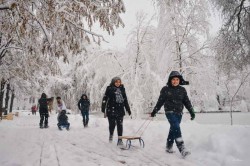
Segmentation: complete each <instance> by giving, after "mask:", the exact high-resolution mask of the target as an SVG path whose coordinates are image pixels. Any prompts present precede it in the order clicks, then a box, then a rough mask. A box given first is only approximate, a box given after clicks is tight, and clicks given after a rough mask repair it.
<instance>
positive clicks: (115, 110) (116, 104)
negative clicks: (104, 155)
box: [102, 77, 131, 144]
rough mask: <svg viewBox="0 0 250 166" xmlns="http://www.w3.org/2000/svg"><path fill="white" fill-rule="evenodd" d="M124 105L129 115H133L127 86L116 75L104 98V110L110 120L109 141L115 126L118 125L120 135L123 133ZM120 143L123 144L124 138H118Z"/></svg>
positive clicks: (111, 138)
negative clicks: (126, 90)
mask: <svg viewBox="0 0 250 166" xmlns="http://www.w3.org/2000/svg"><path fill="white" fill-rule="evenodd" d="M124 107H125V109H126V111H127V112H128V114H129V115H131V111H130V107H129V104H128V99H127V95H126V92H125V88H124V86H123V85H122V83H121V79H120V78H119V77H114V78H113V79H112V81H111V83H110V85H109V86H108V87H107V89H106V92H105V95H104V97H103V100H102V112H103V113H105V114H106V116H107V117H108V121H109V134H110V136H109V141H110V142H112V140H113V134H114V130H115V127H116V125H117V134H118V137H119V136H122V133H123V117H124V115H125V111H124ZM118 144H122V140H121V139H118Z"/></svg>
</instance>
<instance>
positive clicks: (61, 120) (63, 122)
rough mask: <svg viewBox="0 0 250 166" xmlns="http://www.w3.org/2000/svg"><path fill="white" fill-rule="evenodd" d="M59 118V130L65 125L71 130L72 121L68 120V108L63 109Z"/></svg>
mask: <svg viewBox="0 0 250 166" xmlns="http://www.w3.org/2000/svg"><path fill="white" fill-rule="evenodd" d="M57 120H58V123H57V126H58V129H59V130H62V128H63V127H65V128H66V129H67V130H69V126H70V123H69V122H68V116H67V115H66V110H62V111H61V113H60V114H59V116H58V118H57Z"/></svg>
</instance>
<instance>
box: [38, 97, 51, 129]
mask: <svg viewBox="0 0 250 166" xmlns="http://www.w3.org/2000/svg"><path fill="white" fill-rule="evenodd" d="M48 100H49V99H47V95H46V94H45V93H42V95H41V98H40V99H39V100H38V106H39V113H40V124H39V125H40V128H43V127H44V128H47V127H48V117H49V112H48ZM43 123H44V125H43Z"/></svg>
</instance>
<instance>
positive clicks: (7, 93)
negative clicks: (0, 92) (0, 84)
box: [4, 83, 10, 115]
mask: <svg viewBox="0 0 250 166" xmlns="http://www.w3.org/2000/svg"><path fill="white" fill-rule="evenodd" d="M9 100H10V83H8V84H7V91H6V95H5V107H4V108H5V109H4V114H5V115H7V113H8V105H9Z"/></svg>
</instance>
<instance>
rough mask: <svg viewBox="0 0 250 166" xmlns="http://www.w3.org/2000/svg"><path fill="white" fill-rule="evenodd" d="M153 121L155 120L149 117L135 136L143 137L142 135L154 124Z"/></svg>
mask: <svg viewBox="0 0 250 166" xmlns="http://www.w3.org/2000/svg"><path fill="white" fill-rule="evenodd" d="M152 119H153V118H152V117H148V118H147V119H145V120H144V122H143V123H142V124H141V126H140V127H139V129H138V130H137V131H136V132H135V135H137V134H138V135H140V136H142V134H143V133H144V132H145V131H146V129H147V127H148V126H149V124H150V123H151V122H152Z"/></svg>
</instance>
